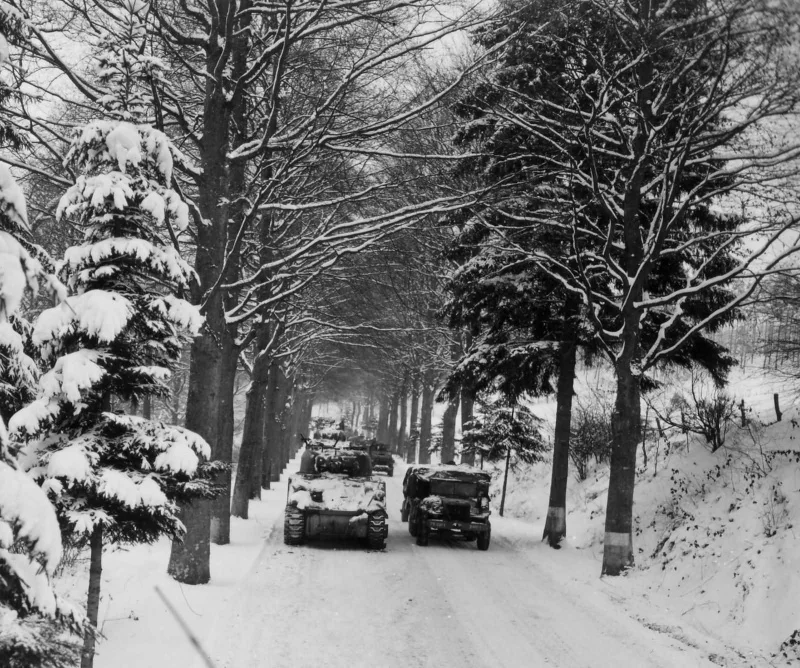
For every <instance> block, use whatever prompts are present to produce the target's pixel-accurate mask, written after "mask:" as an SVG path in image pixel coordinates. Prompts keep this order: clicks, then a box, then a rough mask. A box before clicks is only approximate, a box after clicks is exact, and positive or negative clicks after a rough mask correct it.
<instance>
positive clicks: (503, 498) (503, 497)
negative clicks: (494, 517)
mask: <svg viewBox="0 0 800 668" xmlns="http://www.w3.org/2000/svg"><path fill="white" fill-rule="evenodd" d="M481 468H483V466H481ZM509 468H511V447H510V446H506V470H505V472H504V473H503V491H502V493H501V495H500V517H503V513H504V512H505V510H506V489H507V488H508V469H509Z"/></svg>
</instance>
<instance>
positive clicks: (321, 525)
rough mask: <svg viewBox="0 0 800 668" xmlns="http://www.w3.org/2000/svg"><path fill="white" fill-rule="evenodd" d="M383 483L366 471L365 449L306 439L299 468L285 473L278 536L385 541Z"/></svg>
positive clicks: (378, 545) (379, 545)
mask: <svg viewBox="0 0 800 668" xmlns="http://www.w3.org/2000/svg"><path fill="white" fill-rule="evenodd" d="M388 531H389V529H388V524H387V513H386V483H385V482H384V481H383V480H379V479H377V478H373V477H372V465H371V462H370V458H369V454H368V453H367V452H365V451H362V450H354V449H351V448H337V447H334V446H328V445H325V444H323V443H320V442H318V441H306V450H305V452H304V453H303V455H302V457H301V458H300V471H299V472H298V473H296V474H295V475H293V476H291V477H290V478H289V487H288V491H287V497H286V513H285V516H284V524H283V542H284V543H286V544H287V545H300V544H302V543H304V542H305V541H306V540H308V539H309V538H317V537H321V536H330V537H338V538H345V537H348V538H361V539H364V540H365V541H366V543H367V545H368V546H369V547H370V548H372V549H375V550H382V549H383V548H384V547H386V536H387V534H388Z"/></svg>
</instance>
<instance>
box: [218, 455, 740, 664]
mask: <svg viewBox="0 0 800 668" xmlns="http://www.w3.org/2000/svg"><path fill="white" fill-rule="evenodd" d="M401 480H402V467H398V470H397V472H396V473H395V477H394V478H391V479H387V497H388V502H389V514H390V526H389V539H388V544H387V549H386V550H385V551H380V552H375V551H368V550H365V549H364V548H363V547H362V546H360V545H358V544H357V543H352V544H351V543H345V542H311V543H309V544H307V545H304V546H302V547H287V546H285V545H284V544H283V532H282V517H281V518H280V519H279V520H278V521H277V522H276V523H275V524H274V526H273V528H272V531H271V534H270V535H269V538H268V539H267V540H266V542H265V544H264V548H263V550H262V552H261V554H260V556H259V558H258V559H257V561H256V563H255V564H254V566H253V570H252V572H251V573H250V575H249V577H246V578H245V579H244V583H243V584H242V585H241V586H240V591H239V592H238V593H237V595H235V596H233V597H232V599H231V601H230V603H229V606H228V607H229V609H227V610H224V611H223V610H220V611H219V616H218V618H217V621H216V624H215V627H214V630H213V633H211V634H210V637H208V638H204V639H203V640H204V643H205V644H206V646H207V648H208V649H209V652H210V654H211V655H212V657H213V659H214V661H215V663H216V665H217V666H218V667H219V668H234V667H235V668H289V667H291V668H306V667H308V668H323V667H330V668H339V667H341V668H357V667H360V666H378V667H386V668H395V667H397V668H400V667H402V668H412V667H427V666H437V667H441V668H449V667H453V668H485V667H492V668H501V667H532V668H536V667H538V666H548V667H549V666H561V667H564V668H580V667H584V666H585V667H591V668H602V667H604V666H609V667H611V666H614V667H615V668H620V667H623V668H626V667H629V666H630V667H632V668H638V667H646V666H653V667H656V668H658V667H664V668H666V667H676V668H692V667H694V666H698V667H699V666H713V665H720V664H721V665H732V664H730V663H728V662H727V661H725V660H724V659H723V658H722V657H719V658H716V660H715V661H711V660H709V656H710V652H709V651H708V650H707V649H706V650H702V649H701V648H700V647H699V646H698V645H697V643H695V642H692V641H689V640H687V639H686V638H684V639H683V640H681V639H680V637H681V635H680V634H679V633H675V629H674V628H671V627H666V628H665V627H664V625H663V624H656V623H649V624H648V622H647V621H646V619H643V618H642V616H641V615H640V614H634V613H632V612H631V610H630V609H628V608H627V607H626V606H625V605H624V604H623V602H622V601H620V600H619V598H617V597H615V596H614V592H613V584H602V583H601V584H598V583H599V582H600V581H599V579H598V578H596V576H595V577H594V579H593V582H592V584H590V585H588V584H587V582H586V581H584V580H583V579H581V578H580V577H572V576H571V574H570V571H569V558H568V556H569V555H567V554H566V552H565V551H562V554H563V555H564V558H565V560H566V563H564V562H563V561H562V562H557V563H562V565H561V566H560V567H559V569H556V570H554V569H553V568H552V567H550V568H543V567H541V565H540V562H542V557H543V556H544V555H546V556H547V557H548V559H549V560H550V561H549V562H548V563H550V564H551V565H552V558H553V555H557V554H559V553H554V552H553V551H552V550H549V548H546V547H544V546H542V544H541V542H540V541H539V538H540V536H539V535H538V532H534V529H533V528H532V527H529V526H528V525H522V524H521V523H519V522H514V521H512V520H503V519H502V518H494V519H493V527H492V544H491V546H490V548H489V551H488V552H480V551H478V550H477V549H476V548H475V544H474V543H462V542H457V541H438V540H435V539H432V540H431V542H430V545H429V546H428V547H418V546H417V545H416V544H415V543H414V540H413V539H412V538H411V536H409V534H408V530H407V525H406V524H404V523H402V522H401V521H400V513H399V506H400V500H401V498H402V490H401V482H400V481H401ZM598 570H599V565H598ZM637 618H638V620H637Z"/></svg>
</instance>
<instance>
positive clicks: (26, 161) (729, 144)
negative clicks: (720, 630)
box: [0, 0, 800, 667]
mask: <svg viewBox="0 0 800 668" xmlns="http://www.w3.org/2000/svg"><path fill="white" fill-rule="evenodd" d="M798 25H800V7H798V6H797V5H796V3H795V2H794V1H793V0H777V1H775V0H709V1H708V2H704V3H698V2H696V1H695V0H628V1H626V2H623V1H622V0H527V1H525V0H502V1H501V2H499V3H496V4H493V3H492V6H491V7H488V6H486V3H480V2H475V3H473V4H470V3H469V2H464V1H457V0H454V1H453V2H452V3H444V2H441V1H439V0H402V1H400V0H353V1H349V2H321V3H320V2H306V1H304V0H301V1H300V2H293V1H292V0H284V1H281V2H273V3H265V2H260V1H259V0H197V1H193V2H190V1H187V0H52V1H51V2H47V3H42V2H40V1H38V0H7V1H6V2H4V3H2V4H1V5H0V32H2V35H3V36H4V38H3V39H2V41H0V57H2V59H3V80H2V87H0V141H1V142H2V144H3V146H2V152H1V153H0V162H2V163H3V164H2V165H0V170H1V171H0V259H2V262H3V264H2V266H0V417H2V422H0V594H5V592H11V594H12V595H11V596H8V597H7V596H5V595H4V596H2V597H0V601H2V603H0V615H3V617H2V618H0V623H2V624H5V623H6V622H5V621H3V620H5V619H11V616H12V615H13V619H14V620H15V621H13V623H14V624H17V625H18V627H19V629H22V630H24V631H25V632H26V633H28V632H31V631H30V629H35V630H36V633H37V635H36V642H35V643H34V644H35V646H36V647H38V648H39V650H37V651H29V649H30V648H29V647H28V645H24V644H23V643H22V640H19V639H20V638H22V637H23V634H22V631H20V633H19V634H17V635H16V636H15V635H14V634H7V635H6V636H4V637H9V638H12V640H11V641H9V642H7V643H5V644H0V659H6V658H7V659H8V660H7V661H6V662H5V663H4V665H6V663H8V665H11V666H17V665H19V666H22V665H25V666H37V665H70V663H69V662H70V661H71V660H73V658H74V655H75V653H76V651H78V650H76V649H75V647H71V646H69V647H68V646H65V645H63V644H62V645H58V647H59V651H58V652H57V653H51V654H50V655H49V658H48V650H47V647H49V646H54V643H56V640H55V638H56V636H57V634H58V633H60V630H62V629H66V630H67V631H72V632H78V633H80V634H82V635H83V636H84V642H83V652H82V656H81V665H82V666H84V667H88V666H91V665H92V659H93V655H94V637H95V636H94V634H93V631H92V626H93V625H95V624H96V621H97V602H98V601H99V586H100V585H99V583H100V569H101V557H102V549H103V545H104V544H106V545H107V544H109V543H112V542H139V541H152V540H154V539H156V538H157V537H159V536H161V535H167V536H170V537H172V538H173V543H172V552H171V557H170V562H169V565H168V570H169V573H170V575H171V576H172V577H174V578H175V579H177V580H178V581H180V582H184V583H190V584H202V583H205V582H208V580H209V578H210V575H211V569H212V568H213V564H212V563H211V559H210V544H211V543H212V542H213V543H217V544H225V543H227V542H229V541H230V517H231V515H234V516H238V517H242V518H247V516H248V503H249V501H250V500H251V499H253V498H258V497H259V495H260V494H261V490H262V489H263V488H269V486H270V485H271V484H272V483H274V482H276V481H278V480H279V475H280V473H281V471H282V469H283V468H284V466H285V465H286V463H287V462H288V461H289V460H290V459H291V458H292V457H293V456H294V454H295V453H296V451H297V449H298V448H299V447H300V446H301V442H300V440H299V437H298V434H304V435H306V436H309V435H310V434H309V433H308V432H309V429H310V424H311V417H312V409H313V407H314V406H315V405H317V406H319V405H320V404H322V403H324V402H326V401H331V402H336V403H337V404H338V405H339V406H340V407H342V408H343V413H342V414H343V416H344V419H345V421H346V423H347V427H348V428H349V429H350V430H352V431H354V432H357V433H367V434H368V435H369V436H374V437H376V438H377V439H378V440H380V441H384V442H386V443H388V444H390V445H391V446H392V447H393V448H394V449H395V452H396V453H397V454H398V455H400V456H402V457H404V458H405V459H406V460H407V461H418V462H421V463H425V462H429V461H430V459H431V453H432V452H437V453H438V454H437V457H439V458H440V459H441V461H443V462H446V461H451V460H454V461H460V462H461V463H467V464H472V463H476V453H479V456H480V455H481V454H482V455H485V456H486V457H488V458H489V459H497V458H499V459H502V458H503V457H506V458H507V459H509V460H510V459H511V457H512V451H513V453H516V454H515V457H516V458H518V459H519V460H520V461H536V460H538V459H539V458H540V457H541V455H542V453H543V450H544V448H545V443H546V442H550V443H552V477H551V488H550V500H549V507H548V510H547V522H546V526H545V531H544V536H543V538H544V539H546V540H547V541H548V542H549V544H550V545H552V546H553V547H558V545H559V543H560V541H561V540H562V539H563V538H564V536H565V535H566V522H567V515H566V492H567V484H568V477H569V475H568V474H569V467H570V435H571V433H572V431H573V417H574V416H573V408H572V406H573V397H574V394H575V389H574V379H575V374H576V368H578V366H579V365H580V364H593V363H596V364H606V365H608V366H609V368H610V369H612V370H613V374H614V378H615V382H616V398H615V402H614V407H613V415H612V417H611V425H610V432H611V447H610V457H609V466H610V482H609V493H608V504H607V514H606V526H605V541H604V555H603V564H602V573H603V574H606V575H617V574H619V573H621V572H623V571H624V570H625V569H626V568H628V567H630V566H631V565H632V564H633V555H634V548H633V542H632V518H633V491H634V484H635V469H636V452H637V447H638V445H639V443H640V442H641V437H642V429H643V427H642V416H641V403H642V397H643V394H645V393H647V392H648V391H649V390H651V389H653V388H654V387H655V385H656V380H655V377H654V373H655V372H657V371H659V370H661V369H663V368H666V367H671V366H678V367H683V368H695V367H700V368H702V369H703V370H704V372H705V373H706V374H708V375H709V376H710V377H711V378H712V379H713V381H714V382H716V383H717V384H719V385H723V384H724V383H725V380H726V377H727V373H728V371H729V370H730V369H731V367H732V366H733V364H735V363H736V356H735V355H734V354H731V352H730V351H729V350H728V348H726V345H725V340H724V338H721V337H719V336H718V335H717V334H718V332H719V331H720V329H721V328H723V327H725V326H729V327H731V326H733V327H735V324H736V322H737V320H738V319H740V318H741V317H742V314H743V313H745V312H746V310H747V309H750V308H752V307H751V306H750V304H751V302H752V301H753V299H754V296H755V295H756V294H766V292H759V291H760V290H764V291H767V292H768V293H769V294H770V295H772V296H773V297H774V299H771V300H769V304H771V305H772V306H771V308H772V311H771V314H772V315H771V318H772V320H771V322H773V323H775V324H774V331H773V332H772V339H773V340H774V341H775V342H778V343H780V345H781V349H780V354H783V355H784V356H786V357H787V358H790V357H791V356H792V355H795V356H796V350H797V340H798V337H797V336H796V334H797V332H798V331H799V330H798V329H797V327H796V323H795V322H794V321H795V318H794V317H793V316H791V313H792V310H793V309H792V307H791V304H792V302H793V300H794V299H796V298H797V287H796V280H795V278H794V275H793V273H792V271H791V267H792V261H793V255H794V254H795V253H796V252H797V251H798V250H800V246H798V245H797V244H796V243H795V240H796V238H797V235H796V229H795V228H796V226H797V223H798V215H799V212H800V208H798V205H799V204H800V202H798V201H797V200H798V193H799V192H800V190H799V189H798V187H797V181H796V180H795V176H796V174H795V170H796V169H797V167H798V163H797V160H798V158H799V157H800V155H799V154H800V143H798V139H797V137H798V133H797V132H796V131H795V132H792V125H791V124H792V122H793V119H794V115H795V114H796V113H797V111H798V110H799V107H800V67H798V66H799V65H800V62H798V61H799V60H800V55H799V54H800V48H798V35H797V34H796V27H797V26H798ZM795 127H796V126H795ZM12 171H13V176H12ZM18 184H19V185H18ZM39 285H41V286H42V290H41V291H40V293H41V294H39V293H37V291H36V290H35V288H37V286H39ZM23 292H24V294H25V295H26V296H25V297H24V298H23ZM765 308H766V307H765ZM775 354H778V353H777V352H776V353H775ZM543 395H553V396H554V397H555V399H556V402H557V412H556V420H555V425H554V431H553V433H552V434H547V435H544V434H542V433H541V431H538V432H537V430H541V429H542V426H541V425H539V424H538V422H537V420H536V419H535V418H534V417H533V416H532V415H530V413H529V411H528V409H527V408H526V407H525V405H524V402H525V401H526V400H528V399H530V398H532V397H538V396H543ZM437 403H439V404H440V405H441V410H440V411H438V412H440V413H441V414H442V419H441V421H437V420H434V419H433V415H434V407H435V406H436V405H437ZM514 415H517V416H518V418H519V419H520V420H521V422H519V421H518V422H514V420H513V418H514ZM459 419H460V422H461V424H460V430H461V432H462V433H464V434H465V435H468V438H466V439H465V443H464V445H465V447H463V449H462V448H461V447H460V446H459V443H458V441H457V439H456V433H457V431H459V429H458V426H459V425H457V421H458V420H459ZM439 422H440V423H439ZM6 425H8V427H9V429H8V430H6ZM492 425H502V429H503V430H506V431H505V432H504V433H505V434H506V436H502V435H501V436H502V437H501V438H497V433H498V431H497V429H495V428H494V427H492ZM520 430H523V431H524V432H525V433H524V434H523V433H521V431H520ZM237 435H238V436H240V440H239V441H238V451H237V448H236V447H235V442H236V441H237V438H236V436H237ZM512 436H513V438H512ZM493 439H494V440H493ZM512 443H513V445H510V444H512ZM237 452H238V454H237V457H236V463H237V467H236V475H235V478H234V477H233V476H232V474H231V471H232V468H233V467H232V464H233V463H234V454H235V453H237ZM23 455H24V457H23ZM481 461H482V456H481ZM12 485H13V489H22V488H23V487H25V488H26V489H27V488H30V489H32V490H36V492H34V495H33V496H32V497H31V499H32V501H31V504H33V505H32V506H31V508H28V509H26V508H22V507H20V506H18V505H16V504H14V503H12V498H11V497H9V496H8V495H6V494H4V492H5V490H6V489H12ZM25 513H31V514H37V513H38V514H39V515H40V516H41V517H43V518H44V519H43V520H42V524H41V526H47V527H49V529H48V530H47V531H46V532H45V531H44V530H42V533H41V534H35V533H31V530H30V525H29V524H26V522H25V517H26V515H25ZM59 526H60V531H59V530H58V527H59ZM7 529H8V530H7ZM62 536H63V540H68V541H71V542H73V543H77V544H82V545H85V546H86V547H88V548H90V549H91V554H92V579H91V584H90V590H89V593H88V603H89V604H88V606H87V610H88V618H87V619H84V618H83V617H82V616H81V615H80V614H79V613H77V612H75V611H74V610H71V609H69V608H68V606H67V605H66V604H65V603H62V602H60V601H57V600H56V599H55V598H54V597H53V596H52V594H51V595H50V597H49V598H47V600H46V601H45V600H43V599H40V600H33V599H32V598H31V597H30V596H26V594H25V587H26V585H25V575H24V573H29V572H30V570H31V568H32V566H31V564H37V563H39V564H41V566H42V569H41V571H40V572H38V573H37V577H38V578H39V579H41V580H42V581H43V582H44V584H42V586H41V588H40V589H41V591H44V590H45V589H46V580H47V577H48V576H49V575H51V574H52V572H53V569H54V567H55V564H56V563H57V561H58V555H59V553H60V549H61V548H60V546H61V540H62ZM12 546H14V547H15V550H14V551H13V554H12V553H11V552H9V548H11V547H12ZM20 555H21V556H20ZM12 557H13V558H12ZM23 557H24V559H25V560H26V563H27V566H26V567H25V568H27V570H25V569H23V567H22V566H20V565H19V564H21V563H22V561H23ZM6 600H9V601H11V603H10V604H7V603H6ZM8 623H9V624H10V623H11V622H8ZM48 629H49V630H48ZM26 637H27V636H26ZM13 638H17V639H18V640H17V641H14V640H13ZM59 642H61V641H59ZM54 657H55V658H54ZM46 660H50V663H49V664H47V663H46ZM26 662H27V663H26Z"/></svg>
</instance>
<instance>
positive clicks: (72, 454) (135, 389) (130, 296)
mask: <svg viewBox="0 0 800 668" xmlns="http://www.w3.org/2000/svg"><path fill="white" fill-rule="evenodd" d="M139 4H141V3H128V5H129V9H130V12H129V13H128V14H127V16H128V17H129V19H130V21H131V23H132V24H135V23H136V22H137V21H138V16H137V14H136V11H137V10H138V9H139ZM120 17H122V18H124V17H125V14H124V12H123V13H122V14H120ZM137 34H138V33H137ZM113 43H114V40H113V39H111V38H109V40H108V41H107V43H106V45H107V46H108V45H109V44H113ZM129 56H130V54H127V55H126V56H125V57H121V56H120V55H119V53H117V52H115V51H114V50H113V49H106V51H104V53H103V54H102V56H101V58H100V60H101V69H100V74H101V81H102V82H103V83H105V84H107V87H108V94H107V95H106V96H104V98H103V103H104V104H105V112H106V114H107V116H109V117H110V118H109V119H107V120H94V121H91V122H90V123H88V124H87V125H86V126H85V127H83V128H82V129H79V130H78V131H77V132H76V133H75V135H74V137H73V140H72V146H71V148H70V151H69V153H68V156H67V161H68V163H69V164H70V166H71V167H72V168H73V170H74V172H75V173H77V174H79V176H78V178H77V180H76V183H75V184H74V185H73V186H72V187H71V188H69V190H68V191H67V192H66V193H65V195H64V196H63V197H62V199H61V202H60V203H59V206H58V210H57V218H58V219H63V218H64V217H69V218H70V219H71V220H72V222H73V223H74V224H76V225H78V226H79V227H81V228H82V230H83V232H84V241H83V243H82V244H80V245H78V246H73V247H71V248H69V249H67V251H66V253H65V256H64V262H63V266H62V269H61V271H62V274H63V278H64V279H65V282H66V283H67V285H68V287H69V288H70V290H71V293H72V296H70V297H68V298H67V299H66V300H65V302H64V303H62V304H61V305H59V306H57V307H55V308H52V309H49V310H46V311H44V312H43V313H42V314H41V315H40V316H39V318H38V319H37V321H36V323H35V325H34V330H33V340H34V342H35V343H36V344H37V345H39V346H40V347H41V350H42V356H43V359H44V360H45V361H46V362H48V363H50V364H51V368H50V369H49V371H47V372H46V373H44V374H43V376H42V378H41V380H40V383H39V392H38V397H37V399H36V400H35V401H34V402H33V403H31V404H30V405H29V406H27V407H25V408H24V409H22V410H21V411H19V412H18V413H17V414H16V415H15V416H14V417H13V418H12V420H11V421H10V427H11V429H12V431H13V433H15V434H16V435H17V436H18V437H20V438H25V439H27V440H29V441H30V442H31V444H32V445H33V450H34V451H35V456H36V462H35V465H34V468H32V469H31V471H32V473H33V474H34V476H35V477H36V478H37V480H38V481H39V482H40V484H41V485H42V487H43V489H45V490H46V491H47V493H48V494H49V495H50V496H51V498H52V499H53V501H54V502H55V504H56V508H57V510H58V514H59V519H60V520H61V523H62V527H63V529H64V530H66V531H68V532H69V533H70V534H71V535H72V537H73V538H76V539H83V540H86V541H88V543H89V545H90V547H91V566H90V578H89V594H88V603H87V611H88V618H89V622H90V623H91V624H92V625H93V626H96V625H97V617H98V607H99V599H100V574H101V571H102V549H103V545H104V544H109V543H114V544H119V543H131V542H151V541H154V540H156V539H157V538H158V537H160V536H164V535H166V536H170V537H173V538H180V537H181V535H182V533H183V531H184V527H183V524H182V523H181V522H180V520H179V518H178V505H177V502H182V501H186V500H189V499H191V498H193V497H197V496H210V495H211V494H212V490H213V486H212V484H211V483H210V481H209V480H210V476H211V475H212V474H213V473H214V472H215V471H216V467H215V465H214V464H210V463H208V462H206V461H205V460H207V459H208V457H209V455H210V448H209V446H208V444H207V443H206V442H205V441H204V440H203V439H202V438H200V437H199V436H197V435H196V434H194V433H192V432H190V431H187V430H185V429H182V428H180V427H174V426H169V425H164V424H162V423H159V422H153V421H150V420H145V419H143V418H139V417H135V416H130V415H124V414H121V413H115V412H113V410H112V409H113V402H114V401H115V400H117V399H119V400H123V401H132V402H138V401H139V400H142V399H144V398H145V397H153V396H159V395H165V394H167V392H168V390H167V386H166V385H165V383H164V381H165V380H166V379H167V378H168V377H169V375H170V370H171V369H172V368H173V367H174V366H175V365H176V363H177V361H178V359H179V356H180V352H181V349H182V347H183V345H184V343H185V342H186V339H187V338H188V337H189V336H193V335H195V334H196V333H197V331H198V330H199V328H200V326H201V324H202V318H201V316H200V315H199V312H198V310H197V308H195V307H194V306H191V305H190V304H189V303H188V302H187V301H185V300H184V299H183V298H182V296H181V295H182V294H184V292H185V291H187V290H188V289H189V286H190V283H191V281H193V280H194V278H195V276H194V272H193V270H192V269H191V267H190V266H189V264H188V263H187V262H186V261H185V260H183V259H182V257H181V255H180V252H179V251H178V249H177V248H176V247H175V246H174V245H173V244H172V243H170V242H169V241H168V240H167V239H175V238H176V236H175V230H176V229H178V230H179V229H182V228H185V226H186V224H187V222H188V208H187V206H186V204H185V203H183V202H182V200H181V198H180V197H179V195H178V194H177V193H176V192H175V191H174V190H173V189H172V188H171V184H172V168H173V149H172V147H171V144H170V141H169V139H168V138H167V136H166V135H164V134H163V133H162V132H159V131H157V130H155V129H153V128H152V127H151V126H150V125H148V124H147V123H145V122H141V121H143V120H144V118H143V117H142V111H143V107H142V106H141V105H139V103H136V105H134V106H133V107H131V106H130V105H128V104H127V102H126V100H128V99H129V96H130V94H131V91H132V90H133V89H134V88H136V86H137V81H138V79H137V77H138V76H139V70H135V69H132V68H131V64H132V60H131V58H130V57H129ZM126 72H127V74H125V73H126ZM123 75H124V76H123ZM139 84H141V82H139ZM131 121H140V122H138V123H134V122H131ZM165 230H168V231H170V232H171V233H169V234H168V233H167V232H166V231H165ZM93 657H94V635H93V634H91V633H87V634H86V637H85V642H84V648H83V653H82V657H81V666H83V667H84V668H85V667H87V666H91V665H92V663H93Z"/></svg>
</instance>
